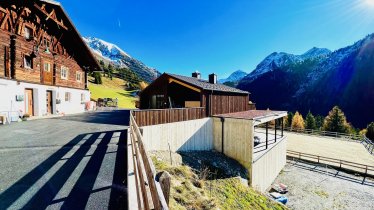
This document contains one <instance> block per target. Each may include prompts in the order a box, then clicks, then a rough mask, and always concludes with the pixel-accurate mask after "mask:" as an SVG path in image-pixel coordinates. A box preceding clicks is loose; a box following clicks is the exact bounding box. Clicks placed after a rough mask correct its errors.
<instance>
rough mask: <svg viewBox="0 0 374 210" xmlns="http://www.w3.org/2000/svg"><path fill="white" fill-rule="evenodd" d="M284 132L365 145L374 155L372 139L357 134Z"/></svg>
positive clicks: (306, 131) (295, 130)
mask: <svg viewBox="0 0 374 210" xmlns="http://www.w3.org/2000/svg"><path fill="white" fill-rule="evenodd" d="M284 130H285V131H289V132H296V133H300V134H305V135H311V136H324V137H332V138H336V139H340V140H346V141H356V142H358V143H361V144H362V145H364V147H365V149H366V150H367V151H368V152H369V153H370V154H372V155H374V143H373V142H372V141H371V140H370V139H368V138H367V137H366V136H362V135H357V134H346V133H338V132H330V131H322V130H310V129H292V128H285V129H284Z"/></svg>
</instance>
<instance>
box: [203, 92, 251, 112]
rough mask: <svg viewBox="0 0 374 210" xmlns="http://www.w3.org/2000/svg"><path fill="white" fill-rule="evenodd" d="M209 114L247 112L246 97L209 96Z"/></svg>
mask: <svg viewBox="0 0 374 210" xmlns="http://www.w3.org/2000/svg"><path fill="white" fill-rule="evenodd" d="M209 97H210V100H211V102H210V104H209V105H208V106H210V109H211V110H210V114H211V115H217V114H225V113H233V112H242V111H247V110H248V100H249V98H248V95H246V96H240V95H211V96H209Z"/></svg>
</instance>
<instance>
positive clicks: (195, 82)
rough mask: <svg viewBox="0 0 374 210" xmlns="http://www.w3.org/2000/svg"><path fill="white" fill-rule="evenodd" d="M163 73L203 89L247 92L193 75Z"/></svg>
mask: <svg viewBox="0 0 374 210" xmlns="http://www.w3.org/2000/svg"><path fill="white" fill-rule="evenodd" d="M164 74H165V75H168V76H170V77H173V78H175V79H177V80H180V81H182V82H185V83H188V84H190V85H193V86H195V87H197V88H200V89H203V90H211V91H219V92H227V93H239V94H249V92H247V91H243V90H239V89H236V88H233V87H229V86H227V85H223V84H219V83H216V84H212V83H210V82H209V81H206V80H203V79H198V78H195V77H186V76H182V75H177V74H169V73H164Z"/></svg>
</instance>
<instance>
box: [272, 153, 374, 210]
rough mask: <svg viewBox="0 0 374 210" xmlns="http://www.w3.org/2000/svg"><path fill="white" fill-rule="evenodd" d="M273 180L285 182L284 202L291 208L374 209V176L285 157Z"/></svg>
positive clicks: (300, 209) (302, 209)
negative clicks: (362, 175) (284, 162)
mask: <svg viewBox="0 0 374 210" xmlns="http://www.w3.org/2000/svg"><path fill="white" fill-rule="evenodd" d="M274 183H283V184H285V185H287V186H288V189H289V192H288V193H287V194H286V196H287V197H288V199H289V201H288V203H287V206H288V207H289V208H291V209H295V210H304V209H305V210H321V209H322V210H323V209H347V210H356V209H357V210H373V209H374V179H372V178H366V179H364V177H361V176H357V175H354V174H347V173H344V172H339V171H337V170H335V169H332V168H329V167H327V168H326V166H324V165H317V164H313V163H306V162H296V161H293V160H288V161H287V165H286V166H285V168H284V169H283V171H282V172H281V173H280V175H279V176H278V177H277V179H276V180H275V182H274Z"/></svg>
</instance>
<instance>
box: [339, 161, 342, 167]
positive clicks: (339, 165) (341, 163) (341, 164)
mask: <svg viewBox="0 0 374 210" xmlns="http://www.w3.org/2000/svg"><path fill="white" fill-rule="evenodd" d="M339 163H340V165H339V168H340V169H342V160H340V161H339Z"/></svg>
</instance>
